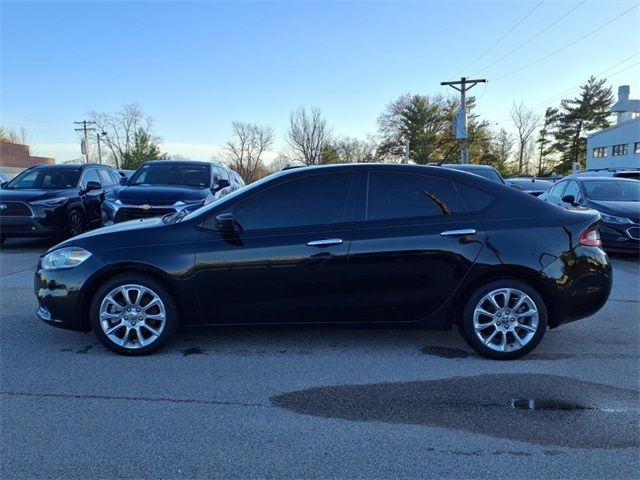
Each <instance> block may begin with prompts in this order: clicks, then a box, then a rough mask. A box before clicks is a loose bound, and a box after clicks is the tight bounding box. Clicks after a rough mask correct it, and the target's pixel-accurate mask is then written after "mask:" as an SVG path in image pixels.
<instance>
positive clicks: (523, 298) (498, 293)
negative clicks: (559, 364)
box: [460, 279, 547, 360]
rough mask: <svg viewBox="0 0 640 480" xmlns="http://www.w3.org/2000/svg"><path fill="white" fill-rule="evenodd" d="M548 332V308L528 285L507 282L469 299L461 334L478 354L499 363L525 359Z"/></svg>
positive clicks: (489, 286) (490, 285)
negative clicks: (523, 357) (499, 361)
mask: <svg viewBox="0 0 640 480" xmlns="http://www.w3.org/2000/svg"><path fill="white" fill-rule="evenodd" d="M546 329H547V308H546V305H545V303H544V300H543V299H542V297H541V296H540V294H539V293H538V292H537V291H536V290H535V289H534V288H532V287H530V286H529V285H528V284H526V283H523V282H520V281H518V280H511V279H504V280H496V281H493V282H490V283H488V284H486V285H484V286H482V287H480V288H478V289H477V290H476V291H475V292H474V293H473V294H472V295H471V297H470V298H469V301H468V302H467V304H466V306H465V308H464V312H463V315H462V319H461V322H460V331H461V333H462V336H463V337H464V339H465V340H466V341H467V343H468V344H469V345H470V346H471V347H472V348H473V349H474V350H475V351H477V352H478V353H480V354H481V355H484V356H486V357H489V358H493V359H497V360H511V359H515V358H519V357H522V356H524V355H526V354H527V353H529V352H530V351H531V350H533V349H534V348H535V347H536V346H537V345H538V343H540V340H542V337H543V336H544V333H545V331H546Z"/></svg>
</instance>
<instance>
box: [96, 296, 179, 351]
mask: <svg viewBox="0 0 640 480" xmlns="http://www.w3.org/2000/svg"><path fill="white" fill-rule="evenodd" d="M166 319H167V312H166V308H165V305H164V303H163V301H162V299H161V298H160V296H159V295H158V294H157V293H155V292H154V291H153V290H151V289H150V288H148V287H145V286H142V285H137V284H128V285H121V286H118V287H116V288H114V289H112V290H111V291H109V293H107V294H106V295H105V297H104V298H103V300H102V302H101V304H100V311H99V320H100V326H101V328H102V331H103V332H104V334H105V335H106V336H107V338H108V339H109V340H110V341H112V342H113V343H115V344H116V345H118V346H120V347H122V348H127V349H138V348H142V347H146V346H148V345H151V344H152V343H154V342H155V341H156V340H157V339H158V338H159V337H160V335H161V334H162V331H163V330H164V328H165V325H166Z"/></svg>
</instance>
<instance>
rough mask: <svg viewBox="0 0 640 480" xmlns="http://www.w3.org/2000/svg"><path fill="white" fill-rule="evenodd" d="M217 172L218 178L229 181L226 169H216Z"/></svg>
mask: <svg viewBox="0 0 640 480" xmlns="http://www.w3.org/2000/svg"><path fill="white" fill-rule="evenodd" d="M218 170H220V178H224V179H225V180H229V175H227V169H226V168H222V167H218Z"/></svg>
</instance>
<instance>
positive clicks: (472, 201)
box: [455, 183, 495, 213]
mask: <svg viewBox="0 0 640 480" xmlns="http://www.w3.org/2000/svg"><path fill="white" fill-rule="evenodd" d="M455 185H456V189H457V190H458V194H459V195H460V196H461V197H462V200H463V201H464V205H465V207H466V209H467V211H468V212H469V213H471V212H479V211H480V210H484V209H485V208H487V207H488V206H489V205H491V204H492V203H493V201H494V200H495V197H494V196H493V195H490V194H488V193H487V192H483V191H482V190H478V189H477V188H474V187H470V186H469V185H465V184H463V183H456V184H455Z"/></svg>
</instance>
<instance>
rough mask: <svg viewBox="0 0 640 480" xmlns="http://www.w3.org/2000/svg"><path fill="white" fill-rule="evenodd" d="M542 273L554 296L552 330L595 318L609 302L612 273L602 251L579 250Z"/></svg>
mask: <svg viewBox="0 0 640 480" xmlns="http://www.w3.org/2000/svg"><path fill="white" fill-rule="evenodd" d="M543 273H544V275H545V276H546V279H547V282H548V287H549V291H550V292H552V296H553V302H552V308H551V311H550V312H549V313H550V319H549V325H550V326H551V327H552V328H553V327H557V326H558V325H562V324H564V323H569V322H573V321H575V320H580V319H581V318H585V317H589V316H591V315H593V314H595V313H596V312H598V310H600V309H601V308H602V307H603V306H604V304H605V303H606V302H607V300H608V299H609V294H610V293H611V286H612V283H613V272H612V268H611V263H610V262H609V257H607V254H606V253H605V252H604V251H603V250H602V249H601V248H598V247H583V246H578V247H576V248H574V249H573V250H572V251H571V252H568V253H566V254H564V255H563V256H562V257H560V258H558V259H557V260H555V261H554V262H552V263H551V264H550V265H548V266H547V267H546V268H545V269H544V270H543Z"/></svg>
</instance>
